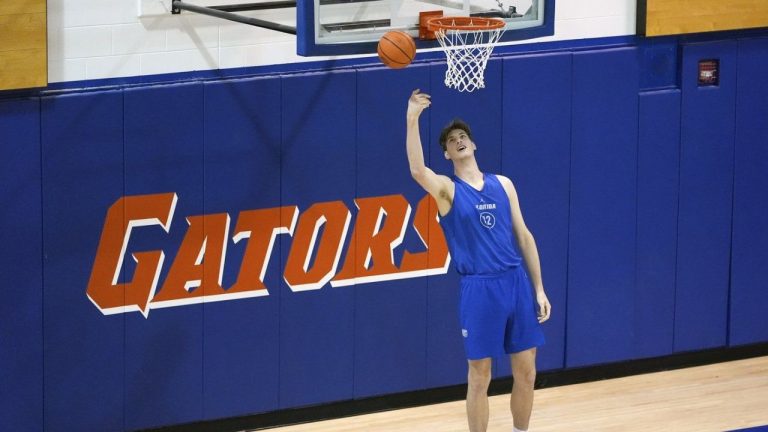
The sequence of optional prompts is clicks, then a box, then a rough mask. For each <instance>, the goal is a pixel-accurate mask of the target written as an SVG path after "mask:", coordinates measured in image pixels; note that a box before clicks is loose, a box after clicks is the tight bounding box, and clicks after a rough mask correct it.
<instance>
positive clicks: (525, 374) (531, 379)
mask: <svg viewBox="0 0 768 432" xmlns="http://www.w3.org/2000/svg"><path fill="white" fill-rule="evenodd" d="M512 376H513V378H514V379H515V385H522V386H526V387H531V388H532V387H533V385H534V384H535V383H536V368H535V367H533V368H525V369H522V370H516V371H513V372H512Z"/></svg>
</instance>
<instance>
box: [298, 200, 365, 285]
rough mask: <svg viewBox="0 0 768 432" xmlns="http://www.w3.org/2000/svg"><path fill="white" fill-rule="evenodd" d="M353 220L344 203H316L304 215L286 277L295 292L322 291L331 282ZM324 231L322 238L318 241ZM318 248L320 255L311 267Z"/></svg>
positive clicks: (300, 222)
mask: <svg viewBox="0 0 768 432" xmlns="http://www.w3.org/2000/svg"><path fill="white" fill-rule="evenodd" d="M350 219H351V215H350V213H349V209H348V208H347V207H346V206H345V205H344V203H343V202H341V201H328V202H324V203H317V204H314V205H312V207H310V208H308V209H307V211H305V212H304V213H303V214H302V215H301V218H300V219H299V225H298V227H296V235H295V236H294V238H293V244H292V245H291V251H290V253H289V254H288V260H287V261H286V263H285V272H284V274H283V277H284V278H285V282H286V283H287V284H288V286H289V287H290V288H291V290H292V291H306V290H314V289H320V288H321V287H322V286H323V285H325V284H326V283H327V282H328V281H329V280H331V278H332V277H333V275H334V274H335V273H336V267H337V266H338V264H339V257H340V256H341V246H342V245H343V244H344V239H345V238H346V236H347V230H348V228H349V221H350ZM321 228H323V234H322V238H320V239H318V236H320V229H321ZM315 243H318V245H317V247H315ZM315 249H317V255H316V257H315V260H314V263H313V265H312V267H311V268H310V262H311V260H312V253H313V251H314V250H315Z"/></svg>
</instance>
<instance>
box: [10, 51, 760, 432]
mask: <svg viewBox="0 0 768 432" xmlns="http://www.w3.org/2000/svg"><path fill="white" fill-rule="evenodd" d="M649 44H650V45H643V44H638V46H636V47H627V48H595V49H582V50H570V51H569V50H565V51H562V52H557V53H545V54H527V55H517V56H507V57H495V58H493V59H492V60H491V61H490V62H489V63H488V67H487V70H486V73H485V81H486V88H485V89H479V90H477V91H475V92H474V93H472V94H464V93H458V92H456V91H455V90H451V89H447V88H446V87H445V86H444V84H443V79H444V74H445V64H444V63H443V62H442V61H439V62H434V63H421V64H416V65H412V66H410V67H408V68H406V69H402V70H390V69H386V68H383V67H369V66H365V67H360V68H354V67H350V68H349V69H347V70H333V71H318V72H314V73H301V74H292V75H283V76H277V75H275V76H264V77H250V78H239V79H222V80H210V81H208V82H186V83H175V84H167V85H146V86H135V87H131V88H128V87H126V88H123V89H116V90H95V89H94V90H89V91H73V92H67V93H64V94H54V93H50V94H46V95H45V96H43V97H41V98H40V99H29V100H11V99H6V100H4V101H3V102H1V103H0V156H2V157H1V158H0V180H2V181H1V183H2V185H3V188H2V195H0V197H1V198H0V203H2V207H3V214H2V216H0V219H2V224H0V226H1V227H2V229H1V230H0V241H2V243H3V244H5V245H13V247H12V248H8V247H6V248H5V249H4V250H3V252H0V254H2V256H0V258H2V259H3V260H4V261H5V264H6V265H5V266H4V267H2V270H1V271H2V276H3V277H4V279H5V281H6V282H7V284H9V286H13V287H14V288H13V289H11V290H10V291H8V294H9V296H10V297H9V300H8V301H6V302H4V304H3V306H1V307H0V308H1V309H0V316H2V317H4V319H3V326H2V334H0V337H2V342H3V343H2V345H3V347H4V348H3V350H2V352H0V370H2V372H0V374H2V377H1V378H2V385H0V389H2V390H0V406H2V407H3V408H0V416H2V419H3V425H4V426H7V425H10V426H8V427H11V428H13V429H16V430H48V431H59V430H62V431H63V430H67V431H69V430H98V431H131V430H140V429H145V428H155V427H161V426H164V425H171V424H183V423H189V422H196V421H201V420H214V419H221V418H227V417H237V416H247V415H251V414H258V413H264V412H271V411H276V410H281V409H288V408H294V407H302V406H309V405H316V404H326V403H332V402H338V401H346V400H351V399H361V398H366V397H371V396H376V395H384V394H393V393H399V392H409V391H414V390H420V389H425V388H436V387H442V386H448V385H455V384H461V383H465V382H466V373H467V363H466V360H465V358H464V349H463V346H462V339H461V331H460V330H461V329H460V326H459V322H458V290H459V277H458V275H457V274H456V272H455V268H454V266H453V265H451V266H450V267H449V269H448V273H447V274H442V275H440V274H438V275H432V276H428V277H412V278H406V279H401V280H388V281H377V282H368V283H359V282H358V283H356V284H350V285H347V286H335V287H334V286H331V283H325V284H324V285H323V286H321V287H319V289H315V290H307V291H297V292H294V291H293V290H291V288H290V287H289V286H288V282H287V280H286V279H285V268H286V264H287V262H288V256H289V253H290V251H291V249H292V248H293V247H294V246H295V244H294V243H297V242H296V230H297V229H298V227H299V226H300V225H301V223H302V217H303V216H304V215H305V214H306V213H305V212H306V211H307V210H308V208H309V207H310V206H312V205H313V204H316V203H322V202H327V201H336V202H341V203H342V206H345V207H346V208H347V209H348V210H349V214H350V222H349V226H348V229H347V231H346V236H345V237H344V238H343V239H342V240H341V249H340V251H341V252H340V253H339V261H338V264H337V266H336V268H335V272H334V274H333V275H336V274H338V273H339V272H340V271H341V270H342V268H343V266H344V263H345V262H346V260H347V258H349V259H350V260H355V259H359V258H358V257H359V256H361V254H360V253H358V254H357V255H356V254H355V252H356V248H362V247H363V246H362V245H363V244H364V243H363V240H364V239H363V238H361V237H358V238H355V236H354V235H353V233H354V230H355V225H356V218H357V216H358V213H359V210H358V208H357V207H356V205H355V199H364V198H370V197H380V196H384V195H400V196H402V197H404V198H405V200H406V201H407V203H408V204H409V205H410V206H411V213H410V216H409V218H408V220H407V221H406V224H405V226H404V228H405V231H404V235H403V239H402V242H401V243H400V244H398V245H397V246H396V247H395V249H394V250H393V253H392V257H393V260H394V264H395V265H397V266H400V265H401V264H402V260H403V256H404V254H405V252H406V251H408V252H410V253H419V252H423V251H425V249H426V248H425V246H424V244H423V243H422V241H421V240H420V239H419V235H418V233H417V232H416V231H415V229H414V227H413V219H414V217H415V215H416V211H417V206H418V203H419V201H420V200H421V199H422V198H423V197H424V196H425V192H424V191H423V190H422V189H421V188H420V187H419V186H418V185H417V184H416V182H415V181H414V180H413V179H412V178H411V176H410V173H409V169H408V161H407V156H406V152H405V131H406V127H405V113H406V107H407V99H408V97H409V95H410V93H411V91H412V90H413V89H415V88H420V89H422V90H423V91H425V92H427V93H429V94H431V95H432V106H431V107H430V108H428V109H427V110H426V111H424V113H423V115H422V118H421V121H420V131H421V137H422V144H423V148H424V156H425V159H426V161H427V164H428V165H429V166H430V167H431V168H432V169H433V170H434V171H435V172H437V173H439V174H445V175H449V176H450V175H452V174H453V167H452V164H451V163H450V162H449V161H446V160H445V158H444V156H443V152H442V150H441V149H440V147H439V144H438V136H439V133H440V131H441V129H442V128H443V126H444V125H445V124H446V123H447V122H448V121H450V120H451V119H452V118H454V117H461V118H463V119H464V120H466V121H467V122H468V123H469V124H470V125H471V127H472V130H473V136H474V140H475V142H476V143H477V147H478V151H477V160H478V163H479V166H480V169H481V170H482V171H484V172H487V173H501V174H504V175H506V176H508V177H510V178H511V179H512V180H513V181H514V183H515V185H516V188H517V191H518V195H519V199H520V204H521V207H522V211H523V214H524V215H525V219H526V222H527V225H528V227H529V228H530V229H531V231H532V232H533V234H534V236H535V238H536V240H537V245H538V250H539V254H540V258H541V262H542V270H543V278H544V286H545V289H546V292H547V294H548V296H549V299H550V301H551V303H552V306H553V316H552V317H551V319H550V321H549V322H548V323H546V324H545V325H544V331H545V333H546V336H547V345H545V346H544V347H543V348H542V349H541V350H540V351H539V354H538V368H539V370H560V369H564V368H571V367H580V366H587V365H597V364H602V363H608V362H617V361H624V360H632V359H639V358H647V357H657V356H664V355H670V354H673V353H675V352H680V351H690V350H700V349H706V348H712V347H724V346H727V345H742V344H752V343H765V342H768V316H767V315H766V314H765V313H764V311H763V309H764V308H763V307H762V306H763V305H764V304H765V303H766V302H768V293H767V291H766V290H765V287H766V285H767V284H768V277H766V276H765V272H764V271H762V269H763V267H764V263H765V262H766V260H768V252H767V251H768V229H766V228H765V224H764V223H763V222H762V221H763V219H764V217H763V213H764V209H765V208H766V207H768V201H767V200H768V198H766V194H765V190H766V188H768V175H767V174H766V170H765V166H766V165H768V151H766V150H765V148H764V147H765V143H766V141H767V139H768V138H766V137H768V126H766V124H765V118H766V117H768V102H766V101H768V91H767V90H766V89H765V85H763V78H764V77H765V76H766V75H768V49H767V48H766V39H742V40H738V41H737V40H731V41H725V42H716V43H699V44H690V45H682V46H678V44H677V43H676V42H674V41H669V40H665V41H661V42H659V43H658V44H656V43H651V42H649ZM678 48H679V50H678ZM703 59H719V60H720V85H719V86H717V87H709V88H699V87H698V86H697V82H696V77H697V66H698V62H699V61H700V60H703ZM678 62H679V63H680V65H681V73H680V76H679V79H680V82H681V88H679V89H678V88H672V87H673V86H674V84H676V80H677V79H678V75H677V73H676V72H675V73H672V72H673V69H674V70H677V69H676V68H673V67H672V65H673V64H677V63H678ZM649 69H651V70H649ZM737 72H738V73H737ZM649 88H664V89H662V90H659V91H654V92H647V91H646V92H643V91H641V89H649ZM169 192H173V193H176V194H177V197H178V202H177V204H176V208H175V212H174V216H173V219H172V221H171V225H170V231H169V232H166V231H164V230H163V229H162V228H161V227H159V226H156V225H154V226H138V227H135V228H134V229H133V231H132V234H131V237H130V240H129V242H128V244H127V248H126V251H125V252H126V253H125V259H124V261H123V266H122V268H121V269H120V270H121V272H120V273H119V278H118V282H120V283H127V282H130V281H132V280H133V276H134V272H135V271H136V263H135V261H134V260H133V259H131V255H132V254H133V253H137V252H145V251H157V250H162V251H163V252H164V254H165V260H164V263H163V265H162V267H161V269H160V273H159V286H158V287H157V290H156V292H155V295H156V296H160V295H162V294H163V293H164V292H166V293H167V292H170V291H164V290H163V284H164V283H165V282H166V280H167V276H168V274H169V269H170V268H171V266H172V265H173V263H174V261H175V260H176V258H177V255H178V252H179V248H180V245H181V244H182V241H183V240H184V238H185V235H186V234H187V231H188V227H189V225H188V223H187V218H188V217H192V216H199V215H203V214H206V215H213V214H221V213H226V214H228V215H229V231H228V233H227V249H226V258H225V261H224V264H223V275H222V283H221V285H222V287H223V289H225V290H226V289H229V288H231V287H232V285H233V284H234V283H235V281H237V279H238V276H239V274H240V269H241V265H242V264H243V260H244V254H245V250H246V246H247V244H248V243H247V242H248V240H247V239H245V240H241V241H240V242H238V243H235V242H234V239H233V235H234V230H235V227H236V225H237V222H238V218H239V217H240V215H241V212H243V211H247V210H259V209H269V208H276V207H280V206H296V207H298V209H299V211H300V215H299V216H298V219H297V221H296V228H295V229H294V233H293V234H292V235H290V234H280V235H278V236H277V238H276V240H275V243H274V247H273V249H272V253H271V256H270V260H269V261H268V263H267V266H266V272H265V278H264V284H265V285H266V287H267V291H268V295H263V296H258V297H252V298H240V299H236V300H232V299H230V300H228V301H215V302H206V303H203V302H202V301H201V298H197V299H192V298H188V299H187V300H186V302H187V304H183V305H177V306H175V307H165V308H162V307H161V306H163V305H162V304H160V303H159V302H156V303H150V306H151V308H150V309H149V312H148V317H146V318H145V317H144V316H143V315H142V314H141V313H138V312H135V311H127V312H126V313H115V314H111V315H104V314H103V313H102V312H101V311H100V310H99V309H98V308H97V307H96V306H95V304H94V303H92V302H91V301H89V299H88V296H87V295H86V290H87V287H88V281H89V278H90V273H91V270H92V266H93V263H94V258H95V256H96V251H97V248H98V245H99V240H100V236H101V230H102V227H103V226H104V222H105V217H106V215H107V210H108V209H109V208H110V207H111V206H112V205H113V204H114V203H115V202H116V201H117V200H118V199H119V198H120V197H122V196H135V195H143V194H159V193H169ZM306 221H309V219H306V220H305V222H306ZM393 222H394V219H390V216H386V217H384V219H383V224H384V226H387V225H386V224H387V223H393ZM208 234H211V232H210V231H208ZM324 234H325V228H321V229H320V230H319V239H320V240H319V241H320V242H322V238H323V235H324ZM209 246H210V245H209ZM210 247H212V246H210ZM357 252H363V251H362V250H360V251H357ZM313 255H315V254H313ZM433 258H434V256H433ZM203 262H204V263H205V264H206V265H207V264H208V263H206V262H205V257H204V258H203ZM314 262H315V258H313V257H311V259H310V261H309V263H310V265H313V264H314ZM350 262H352V261H350ZM381 262H382V261H378V262H377V260H375V259H374V260H373V262H372V263H371V265H372V266H373V268H374V269H375V268H376V266H377V265H381ZM245 264H246V266H248V265H251V266H252V265H253V263H245ZM206 271H216V270H215V268H214V270H211V267H208V266H206ZM205 274H206V275H210V274H209V273H205ZM333 275H331V276H333ZM116 289H119V288H116ZM198 289H199V288H192V291H191V292H190V294H191V295H193V296H194V294H195V293H196V292H199V291H195V290H198ZM180 293H181V294H184V293H183V292H181V291H180ZM264 294H266V293H264ZM209 300H210V298H209ZM152 306H154V307H152ZM165 306H168V305H167V304H166V305H165ZM729 308H730V310H729ZM6 347H8V349H5V348H6ZM495 360H496V361H495V363H494V372H493V373H494V376H495V377H500V376H506V375H508V374H509V373H510V368H509V364H508V361H507V359H506V358H501V359H495Z"/></svg>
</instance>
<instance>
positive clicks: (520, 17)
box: [296, 0, 554, 56]
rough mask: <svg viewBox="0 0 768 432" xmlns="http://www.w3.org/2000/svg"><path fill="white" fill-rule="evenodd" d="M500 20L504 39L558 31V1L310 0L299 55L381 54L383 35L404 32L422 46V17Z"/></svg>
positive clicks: (302, 6)
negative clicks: (431, 14)
mask: <svg viewBox="0 0 768 432" xmlns="http://www.w3.org/2000/svg"><path fill="white" fill-rule="evenodd" d="M428 11H440V12H442V13H443V15H446V16H478V17H493V18H501V19H503V20H504V21H505V22H506V31H505V32H504V36H503V37H502V39H501V41H502V42H503V41H508V40H520V39H530V38H534V37H540V36H547V35H552V34H553V33H554V26H553V22H554V0H305V1H298V2H297V23H296V24H297V25H296V30H297V38H298V40H297V44H298V47H297V48H298V49H297V52H298V54H299V55H303V56H316V55H337V54H363V53H372V52H375V51H376V43H377V42H378V40H379V38H381V36H382V35H383V34H384V33H386V32H388V31H392V30H402V31H405V32H407V33H409V34H410V35H411V36H413V37H414V39H416V43H417V46H418V47H419V48H427V47H435V46H437V44H436V43H435V42H433V41H419V40H418V36H419V13H420V12H428Z"/></svg>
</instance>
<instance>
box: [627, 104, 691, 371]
mask: <svg viewBox="0 0 768 432" xmlns="http://www.w3.org/2000/svg"><path fill="white" fill-rule="evenodd" d="M679 165H680V91H679V90H666V91H660V92H652V93H644V94H642V95H641V96H640V130H639V139H638V147H637V287H636V289H635V296H634V305H635V308H634V342H635V346H634V354H633V355H634V356H635V357H637V358H642V357H652V356H660V355H665V354H669V353H671V352H672V351H673V344H674V332H673V330H674V322H675V261H676V259H675V257H676V252H677V251H676V247H677V199H678V183H679V181H680V180H679V178H678V169H679Z"/></svg>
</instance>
